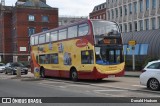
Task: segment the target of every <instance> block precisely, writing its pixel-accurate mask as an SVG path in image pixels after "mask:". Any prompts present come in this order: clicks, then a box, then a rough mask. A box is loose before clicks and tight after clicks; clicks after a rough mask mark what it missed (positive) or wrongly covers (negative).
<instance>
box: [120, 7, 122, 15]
mask: <svg viewBox="0 0 160 106" xmlns="http://www.w3.org/2000/svg"><path fill="white" fill-rule="evenodd" d="M120 16H121V17H122V7H120Z"/></svg>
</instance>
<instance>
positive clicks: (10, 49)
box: [0, 0, 58, 62]
mask: <svg viewBox="0 0 160 106" xmlns="http://www.w3.org/2000/svg"><path fill="white" fill-rule="evenodd" d="M0 14H1V15H0V40H1V42H0V61H4V62H8V61H27V60H29V58H30V46H29V37H30V35H32V34H34V33H38V32H42V31H45V30H48V29H53V28H55V27H58V9H57V8H52V7H50V6H49V5H47V4H46V0H18V1H17V2H16V5H15V6H14V7H11V6H1V13H0Z"/></svg>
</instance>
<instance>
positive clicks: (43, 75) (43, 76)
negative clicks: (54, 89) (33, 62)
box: [40, 67, 45, 78]
mask: <svg viewBox="0 0 160 106" xmlns="http://www.w3.org/2000/svg"><path fill="white" fill-rule="evenodd" d="M40 77H41V78H45V69H44V68H43V67H42V68H41V69H40Z"/></svg>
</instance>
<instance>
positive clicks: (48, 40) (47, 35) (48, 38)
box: [46, 33, 50, 42]
mask: <svg viewBox="0 0 160 106" xmlns="http://www.w3.org/2000/svg"><path fill="white" fill-rule="evenodd" d="M46 42H50V33H46Z"/></svg>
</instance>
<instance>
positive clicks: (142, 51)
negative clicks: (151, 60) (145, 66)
mask: <svg viewBox="0 0 160 106" xmlns="http://www.w3.org/2000/svg"><path fill="white" fill-rule="evenodd" d="M147 52H148V44H141V47H140V55H147Z"/></svg>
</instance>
